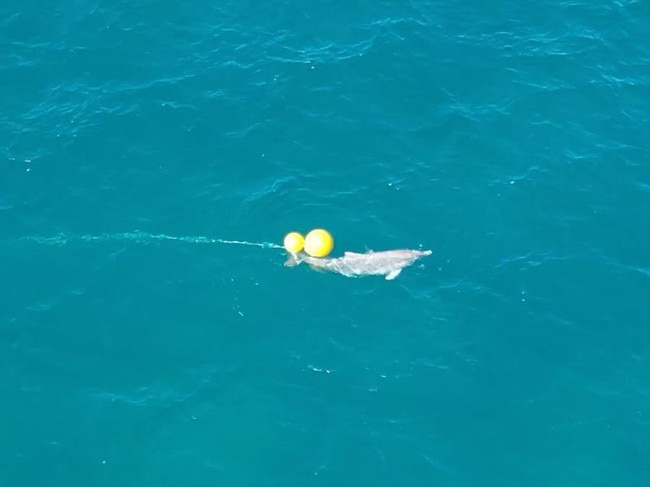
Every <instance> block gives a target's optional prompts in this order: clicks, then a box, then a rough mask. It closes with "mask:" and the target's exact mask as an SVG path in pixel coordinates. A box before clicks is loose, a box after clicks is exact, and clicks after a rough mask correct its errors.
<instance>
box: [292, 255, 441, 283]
mask: <svg viewBox="0 0 650 487" xmlns="http://www.w3.org/2000/svg"><path fill="white" fill-rule="evenodd" d="M427 255H431V251H430V250H409V249H401V250H386V251H382V252H373V251H369V252H366V253H364V254H358V253H356V252H345V253H344V254H343V257H335V258H319V257H311V256H309V255H307V254H306V253H304V252H298V253H296V254H291V255H290V256H289V259H288V260H287V261H286V262H285V264H284V265H286V266H288V267H293V266H296V265H298V264H300V263H302V262H306V263H307V264H309V266H310V267H312V268H314V269H320V270H325V271H330V272H336V273H338V274H342V275H344V276H347V277H359V276H384V277H385V278H386V280H387V281H391V280H393V279H395V278H396V277H397V276H399V274H400V272H402V269H403V268H404V267H408V266H410V265H412V264H413V263H414V262H415V261H416V260H418V259H420V258H421V257H425V256H427Z"/></svg>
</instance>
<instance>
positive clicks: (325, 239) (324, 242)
mask: <svg viewBox="0 0 650 487" xmlns="http://www.w3.org/2000/svg"><path fill="white" fill-rule="evenodd" d="M333 248H334V239H333V238H332V235H330V233H329V232H328V231H327V230H323V229H322V228H317V229H316V230H312V231H311V232H309V233H308V234H307V236H306V237H305V252H307V253H308V254H309V255H311V256H312V257H326V256H327V255H328V254H329V253H330V252H331V251H332V249H333Z"/></svg>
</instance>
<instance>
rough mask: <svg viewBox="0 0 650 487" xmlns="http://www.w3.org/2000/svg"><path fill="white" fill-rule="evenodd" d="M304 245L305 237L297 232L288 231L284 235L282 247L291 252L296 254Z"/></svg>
mask: <svg viewBox="0 0 650 487" xmlns="http://www.w3.org/2000/svg"><path fill="white" fill-rule="evenodd" d="M304 246H305V237H303V236H302V235H301V234H299V233H298V232H290V233H287V235H286V236H285V237H284V249H285V250H286V251H287V252H289V253H291V254H297V253H298V252H300V251H301V250H302V249H303V247H304Z"/></svg>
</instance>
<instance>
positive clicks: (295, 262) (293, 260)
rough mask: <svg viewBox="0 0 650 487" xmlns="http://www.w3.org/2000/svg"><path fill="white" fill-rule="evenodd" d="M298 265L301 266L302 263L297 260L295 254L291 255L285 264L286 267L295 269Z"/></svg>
mask: <svg viewBox="0 0 650 487" xmlns="http://www.w3.org/2000/svg"><path fill="white" fill-rule="evenodd" d="M298 264H300V262H299V261H298V259H297V258H296V255H295V254H290V255H289V257H288V258H287V260H286V262H285V263H284V265H285V266H287V267H295V266H297V265H298Z"/></svg>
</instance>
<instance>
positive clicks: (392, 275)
mask: <svg viewBox="0 0 650 487" xmlns="http://www.w3.org/2000/svg"><path fill="white" fill-rule="evenodd" d="M400 272H402V269H395V270H394V271H390V272H389V273H388V274H386V280H387V281H392V280H393V279H395V278H396V277H397V276H399V273H400Z"/></svg>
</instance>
